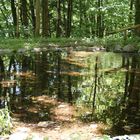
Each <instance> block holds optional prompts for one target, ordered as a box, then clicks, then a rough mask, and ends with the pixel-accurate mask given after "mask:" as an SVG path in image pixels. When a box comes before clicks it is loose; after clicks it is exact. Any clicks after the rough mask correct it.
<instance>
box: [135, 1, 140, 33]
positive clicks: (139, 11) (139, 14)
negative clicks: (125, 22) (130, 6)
mask: <svg viewBox="0 0 140 140" xmlns="http://www.w3.org/2000/svg"><path fill="white" fill-rule="evenodd" d="M137 24H140V0H136V2H135V25H137ZM135 34H136V35H137V36H140V28H137V29H136V30H135Z"/></svg>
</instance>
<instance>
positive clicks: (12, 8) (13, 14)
mask: <svg viewBox="0 0 140 140" xmlns="http://www.w3.org/2000/svg"><path fill="white" fill-rule="evenodd" d="M11 11H12V18H13V26H14V30H15V36H16V37H18V34H17V32H16V29H17V13H16V6H15V0H11Z"/></svg>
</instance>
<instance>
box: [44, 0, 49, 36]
mask: <svg viewBox="0 0 140 140" xmlns="http://www.w3.org/2000/svg"><path fill="white" fill-rule="evenodd" d="M48 15H49V13H48V0H42V36H44V37H46V36H48V35H49V32H48V31H49V17H48Z"/></svg>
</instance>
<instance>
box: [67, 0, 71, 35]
mask: <svg viewBox="0 0 140 140" xmlns="http://www.w3.org/2000/svg"><path fill="white" fill-rule="evenodd" d="M71 24H72V0H68V10H67V29H66V37H70V35H71Z"/></svg>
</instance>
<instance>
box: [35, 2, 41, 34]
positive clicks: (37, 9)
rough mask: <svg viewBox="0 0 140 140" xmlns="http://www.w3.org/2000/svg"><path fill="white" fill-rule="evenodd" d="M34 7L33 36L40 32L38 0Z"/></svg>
mask: <svg viewBox="0 0 140 140" xmlns="http://www.w3.org/2000/svg"><path fill="white" fill-rule="evenodd" d="M35 8H36V22H35V23H36V25H35V36H39V34H40V0H36V3H35Z"/></svg>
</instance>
